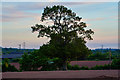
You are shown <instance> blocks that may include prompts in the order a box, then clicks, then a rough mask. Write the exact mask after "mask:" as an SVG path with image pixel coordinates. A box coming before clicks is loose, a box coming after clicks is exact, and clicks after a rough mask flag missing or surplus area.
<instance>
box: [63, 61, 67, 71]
mask: <svg viewBox="0 0 120 80" xmlns="http://www.w3.org/2000/svg"><path fill="white" fill-rule="evenodd" d="M62 69H63V70H67V61H65V62H64V63H63V68H62Z"/></svg>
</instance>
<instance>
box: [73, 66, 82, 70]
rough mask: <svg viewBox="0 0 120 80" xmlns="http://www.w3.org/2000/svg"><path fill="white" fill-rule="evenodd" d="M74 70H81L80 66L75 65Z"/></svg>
mask: <svg viewBox="0 0 120 80" xmlns="http://www.w3.org/2000/svg"><path fill="white" fill-rule="evenodd" d="M72 70H80V66H79V65H74V66H72Z"/></svg>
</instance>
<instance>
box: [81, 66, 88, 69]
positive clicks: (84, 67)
mask: <svg viewBox="0 0 120 80" xmlns="http://www.w3.org/2000/svg"><path fill="white" fill-rule="evenodd" d="M80 70H89V68H88V67H87V66H83V67H80Z"/></svg>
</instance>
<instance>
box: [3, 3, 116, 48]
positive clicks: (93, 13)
mask: <svg viewBox="0 0 120 80" xmlns="http://www.w3.org/2000/svg"><path fill="white" fill-rule="evenodd" d="M53 5H64V6H65V7H67V8H69V9H71V10H72V11H73V12H75V13H77V15H78V16H80V17H82V19H83V20H82V21H83V22H85V23H86V24H87V25H88V27H87V29H92V30H93V31H94V32H95V34H94V35H93V36H92V37H93V40H92V41H87V44H86V45H87V46H88V47H89V48H90V49H94V48H101V45H103V46H104V47H103V48H118V3H117V2H56V3H55V2H54V3H51V2H3V3H2V47H14V48H18V45H19V44H23V42H25V43H26V48H36V49H38V48H39V47H40V46H41V45H42V44H44V43H46V42H48V41H49V39H48V38H45V37H44V38H37V35H38V33H32V32H31V31H32V29H31V26H34V25H35V24H37V23H39V24H40V23H41V22H40V16H41V14H42V12H43V10H44V8H45V7H46V6H53Z"/></svg>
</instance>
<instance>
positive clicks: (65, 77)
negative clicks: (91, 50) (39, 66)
mask: <svg viewBox="0 0 120 80" xmlns="http://www.w3.org/2000/svg"><path fill="white" fill-rule="evenodd" d="M119 72H120V70H79V71H78V70H76V71H28V72H4V73H2V78H3V79H2V80H103V79H105V80H118V77H119Z"/></svg>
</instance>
